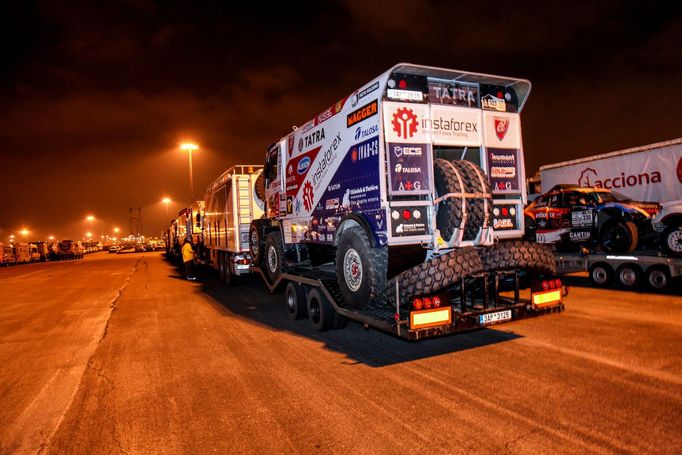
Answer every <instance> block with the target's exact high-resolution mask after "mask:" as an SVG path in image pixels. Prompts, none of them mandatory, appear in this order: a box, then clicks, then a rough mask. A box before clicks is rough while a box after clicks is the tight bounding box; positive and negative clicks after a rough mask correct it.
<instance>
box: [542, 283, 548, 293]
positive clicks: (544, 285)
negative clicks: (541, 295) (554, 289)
mask: <svg viewBox="0 0 682 455" xmlns="http://www.w3.org/2000/svg"><path fill="white" fill-rule="evenodd" d="M548 289H549V284H548V283H547V282H546V281H543V282H542V290H543V291H547V290H548Z"/></svg>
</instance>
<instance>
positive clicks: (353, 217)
mask: <svg viewBox="0 0 682 455" xmlns="http://www.w3.org/2000/svg"><path fill="white" fill-rule="evenodd" d="M351 226H360V227H361V228H362V229H364V230H365V233H366V234H367V238H368V239H369V244H370V246H371V247H372V248H376V247H377V246H378V244H377V239H376V236H375V235H374V231H372V228H371V227H370V224H369V222H368V221H367V219H366V218H365V217H364V216H362V215H360V214H358V213H349V214H348V215H346V216H345V217H343V218H341V221H340V222H339V228H338V229H337V230H336V235H335V236H334V246H336V245H337V243H338V241H339V237H340V236H341V233H342V232H343V231H344V230H345V229H347V228H349V227H351Z"/></svg>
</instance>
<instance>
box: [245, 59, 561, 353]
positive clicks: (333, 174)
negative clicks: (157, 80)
mask: <svg viewBox="0 0 682 455" xmlns="http://www.w3.org/2000/svg"><path fill="white" fill-rule="evenodd" d="M530 89H531V85H530V82H528V81H527V80H523V79H514V78H508V77H501V76H493V75H486V74H478V73H470V72H464V71H456V70H449V69H442V68H432V67H426V66H417V65H411V64H399V65H396V66H395V67H393V68H391V69H390V70H388V71H387V72H386V73H384V74H382V75H381V76H379V77H377V78H375V79H374V80H372V81H370V82H368V83H367V84H365V85H363V86H362V87H360V88H359V89H358V90H356V91H355V92H353V93H352V94H351V95H350V96H348V97H346V98H344V99H342V100H340V101H339V102H337V103H335V104H334V105H333V106H331V107H329V108H328V109H326V110H325V111H323V112H322V113H321V114H319V115H318V116H316V117H315V118H314V119H312V120H310V121H309V122H307V123H305V124H304V125H302V126H300V127H298V128H295V129H294V131H292V132H291V133H289V134H288V135H286V136H284V137H282V138H281V139H280V140H279V141H277V142H275V143H274V144H273V145H272V146H270V147H269V149H268V151H267V154H266V157H265V167H264V170H263V175H264V178H263V179H262V182H263V183H262V186H261V187H260V189H259V193H262V194H263V195H264V216H263V218H261V219H255V220H254V221H253V222H252V223H251V227H250V234H249V247H250V253H251V258H252V259H253V262H254V268H255V270H257V271H259V272H260V273H261V274H262V275H263V277H264V280H265V282H266V284H267V285H268V287H269V288H270V289H271V290H274V289H276V288H278V287H280V286H284V285H286V302H287V307H288V311H289V316H290V317H291V318H292V319H299V318H301V317H303V316H306V315H307V316H308V317H309V318H310V319H311V321H312V322H313V324H314V325H315V327H316V328H317V329H318V330H327V329H331V328H336V327H339V326H341V325H343V321H344V318H349V319H354V320H357V321H360V322H362V323H363V324H365V325H366V326H372V327H376V328H379V329H382V330H385V331H388V332H391V333H395V334H397V335H399V336H402V337H405V338H409V339H419V338H423V337H427V336H433V335H441V334H447V333H454V332H458V331H461V330H469V329H472V328H477V327H482V326H485V325H489V324H491V323H498V322H504V321H508V320H511V319H517V318H521V317H524V316H530V315H535V314H542V313H545V312H550V311H560V310H561V309H562V308H563V306H562V300H561V284H560V282H559V281H558V280H556V279H555V278H554V277H553V274H554V273H555V271H556V268H555V262H554V257H553V256H552V254H551V251H550V250H549V249H548V248H547V247H545V246H543V245H539V244H536V243H530V242H525V241H522V240H521V237H522V236H523V233H524V226H523V223H524V219H523V208H524V205H525V202H526V192H525V191H526V190H525V185H524V184H523V182H525V171H524V164H523V163H524V158H523V146H522V142H521V118H520V112H521V110H522V109H523V106H524V104H525V102H526V99H527V96H528V94H529V92H530ZM259 183H260V182H259ZM531 282H532V283H533V286H532V287H531V290H532V292H531V294H530V299H521V297H520V294H519V290H520V288H521V287H522V285H523V284H524V283H531ZM505 289H507V290H510V291H512V292H513V296H511V297H510V296H503V293H502V291H503V290H505Z"/></svg>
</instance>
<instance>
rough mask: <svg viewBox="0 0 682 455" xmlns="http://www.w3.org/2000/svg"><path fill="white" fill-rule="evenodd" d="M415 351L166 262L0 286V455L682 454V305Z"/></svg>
mask: <svg viewBox="0 0 682 455" xmlns="http://www.w3.org/2000/svg"><path fill="white" fill-rule="evenodd" d="M569 282H570V283H571V284H572V287H571V289H570V293H569V295H568V296H567V297H566V299H565V307H566V310H565V312H563V313H561V314H554V315H549V316H544V317H540V318H532V319H526V320H521V321H515V322H512V323H507V324H504V325H497V326H494V327H492V328H489V329H485V330H480V331H476V332H471V333H466V334H460V335H455V336H449V337H444V338H438V339H432V340H425V341H421V342H418V343H410V342H406V341H403V340H401V339H397V338H394V337H392V336H390V335H387V334H384V333H381V332H377V331H371V330H370V331H366V330H364V329H363V328H362V327H361V326H360V325H359V324H356V323H350V324H349V325H348V327H347V328H345V329H344V330H338V331H332V332H325V333H317V332H315V331H314V330H313V328H312V326H311V324H310V323H309V321H306V320H303V321H294V322H292V321H289V320H288V319H287V317H286V309H285V306H284V297H283V295H282V294H276V295H270V294H268V292H267V291H266V289H265V287H264V286H263V285H262V283H260V281H259V279H258V277H250V278H247V279H244V280H242V282H241V283H240V285H238V286H236V287H233V288H227V287H224V286H222V285H220V283H219V282H218V280H217V277H216V276H215V275H214V274H212V273H207V272H204V273H202V274H201V275H200V277H199V280H198V281H196V282H189V281H186V280H183V279H182V278H181V276H180V275H179V269H177V268H176V267H175V266H174V265H173V264H171V263H169V262H167V261H166V260H165V258H164V257H163V255H160V254H158V253H135V254H127V255H112V254H107V253H98V254H94V255H91V256H87V257H86V258H85V259H84V260H81V261H68V262H56V263H46V264H31V265H26V266H17V267H8V268H2V269H0V366H1V367H0V409H2V412H0V453H41V454H45V453H52V454H65V453H66V454H71V453H82V454H99V453H102V454H116V453H127V454H147V453H168V454H175V453H314V452H317V453H372V454H375V453H378V454H381V453H399V452H409V453H429V454H431V453H470V452H476V453H533V454H535V453H581V454H582V453H682V424H681V423H680V422H682V297H680V295H679V291H678V290H677V289H676V290H673V291H671V292H668V293H647V292H632V291H624V290H618V289H596V288H593V287H591V286H590V285H589V283H588V282H587V281H586V280H585V279H584V278H582V277H580V276H578V277H574V278H571V279H569Z"/></svg>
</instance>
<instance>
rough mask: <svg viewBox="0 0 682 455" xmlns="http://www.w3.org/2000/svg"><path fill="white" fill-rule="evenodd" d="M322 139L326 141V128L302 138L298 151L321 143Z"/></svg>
mask: <svg viewBox="0 0 682 455" xmlns="http://www.w3.org/2000/svg"><path fill="white" fill-rule="evenodd" d="M322 139H324V128H320V129H319V130H317V131H313V132H312V133H310V134H308V135H307V136H303V137H301V139H299V140H298V151H299V152H300V151H301V150H303V147H305V148H308V147H310V146H311V145H314V144H316V143H318V142H320V141H321V140H322Z"/></svg>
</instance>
